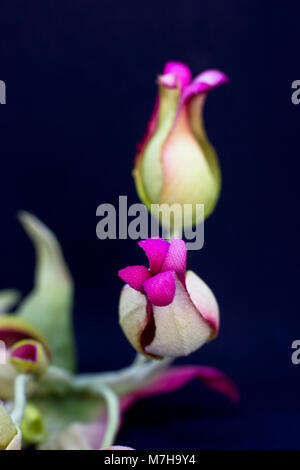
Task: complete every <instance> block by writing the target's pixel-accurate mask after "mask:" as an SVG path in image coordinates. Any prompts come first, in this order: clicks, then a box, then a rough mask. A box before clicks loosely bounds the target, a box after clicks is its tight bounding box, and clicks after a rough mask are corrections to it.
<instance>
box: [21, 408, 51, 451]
mask: <svg viewBox="0 0 300 470" xmlns="http://www.w3.org/2000/svg"><path fill="white" fill-rule="evenodd" d="M21 431H22V436H23V439H24V441H25V442H27V443H28V444H40V443H41V442H44V440H45V438H46V436H47V432H46V428H45V424H44V419H43V416H42V414H41V413H40V411H39V409H38V408H37V407H36V406H34V405H32V404H31V403H28V404H27V405H26V408H25V413H24V416H23V420H22V424H21Z"/></svg>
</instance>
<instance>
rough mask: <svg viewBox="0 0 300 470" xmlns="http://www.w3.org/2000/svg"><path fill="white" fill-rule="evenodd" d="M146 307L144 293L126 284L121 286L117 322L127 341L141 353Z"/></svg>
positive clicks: (145, 322)
mask: <svg viewBox="0 0 300 470" xmlns="http://www.w3.org/2000/svg"><path fill="white" fill-rule="evenodd" d="M146 307H147V300H146V297H145V295H143V294H141V293H140V292H138V291H136V290H134V289H132V288H131V287H129V286H128V285H126V286H125V287H123V289H122V291H121V297H120V302H119V322H120V325H121V328H122V330H123V332H124V334H125V336H126V338H127V339H128V341H129V342H130V343H131V344H132V346H133V347H134V348H135V349H136V350H137V351H139V352H141V353H143V350H142V348H141V344H140V336H141V334H142V332H143V330H144V328H145V326H146V324H147V311H146Z"/></svg>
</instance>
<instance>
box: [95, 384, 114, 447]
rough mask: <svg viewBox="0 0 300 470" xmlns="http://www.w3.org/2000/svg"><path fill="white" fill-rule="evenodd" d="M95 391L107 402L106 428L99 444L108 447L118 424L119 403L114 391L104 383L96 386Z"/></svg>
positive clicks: (112, 440) (111, 442)
mask: <svg viewBox="0 0 300 470" xmlns="http://www.w3.org/2000/svg"><path fill="white" fill-rule="evenodd" d="M97 392H98V393H99V394H100V395H102V396H103V398H104V399H105V401H106V404H107V410H108V419H107V421H108V422H107V428H106V431H105V435H104V438H103V441H102V444H101V447H110V446H111V445H112V444H113V443H114V440H115V437H116V434H117V432H118V429H119V426H120V404H119V399H118V397H117V395H116V394H115V392H113V391H112V389H111V388H109V387H107V386H106V385H101V386H98V387H97Z"/></svg>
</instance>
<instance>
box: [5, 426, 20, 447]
mask: <svg viewBox="0 0 300 470" xmlns="http://www.w3.org/2000/svg"><path fill="white" fill-rule="evenodd" d="M21 449H22V433H21V431H20V429H19V428H17V434H16V435H15V437H14V438H13V439H12V441H11V442H10V444H9V445H8V446H7V447H6V449H5V450H21Z"/></svg>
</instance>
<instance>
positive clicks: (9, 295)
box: [0, 289, 21, 314]
mask: <svg viewBox="0 0 300 470" xmlns="http://www.w3.org/2000/svg"><path fill="white" fill-rule="evenodd" d="M20 298H21V295H20V293H19V292H18V291H17V290H14V289H7V290H1V291H0V314H1V313H4V312H8V311H9V310H10V309H11V308H12V307H14V306H15V305H16V304H17V303H18V302H19V300H20Z"/></svg>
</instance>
